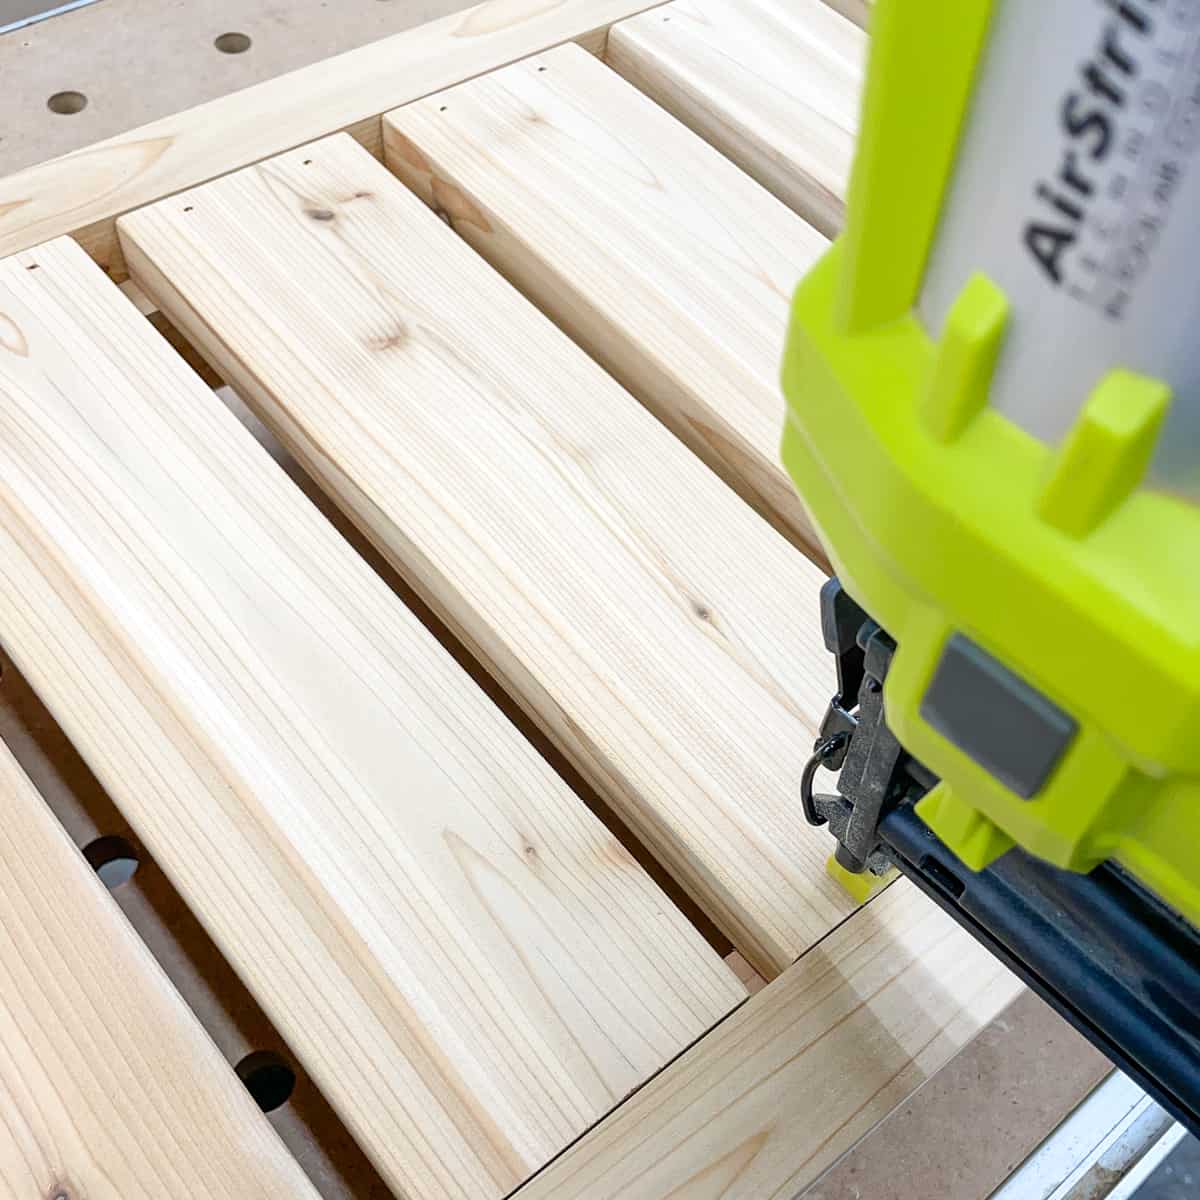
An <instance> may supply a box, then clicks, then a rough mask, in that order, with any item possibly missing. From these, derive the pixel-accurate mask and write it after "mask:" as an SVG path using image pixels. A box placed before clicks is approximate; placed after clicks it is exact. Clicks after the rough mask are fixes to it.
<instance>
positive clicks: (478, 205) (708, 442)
mask: <svg viewBox="0 0 1200 1200" xmlns="http://www.w3.org/2000/svg"><path fill="white" fill-rule="evenodd" d="M384 147H385V156H386V160H387V163H388V166H389V167H390V168H391V169H392V170H393V171H395V172H396V173H397V174H398V175H399V176H400V177H401V178H402V179H403V180H404V181H405V182H406V183H408V184H409V186H410V187H412V188H413V190H414V191H416V192H417V194H418V195H420V196H421V197H422V199H424V200H425V201H426V203H428V204H430V205H431V206H433V207H434V208H436V209H438V210H439V211H440V212H442V213H444V214H445V215H446V217H447V218H448V219H449V221H450V223H451V224H452V225H453V227H454V228H455V229H456V230H457V231H458V232H459V233H460V234H461V235H462V236H463V237H464V238H465V239H466V240H467V241H468V242H470V243H471V245H473V246H474V247H475V248H476V249H478V250H479V251H480V252H481V253H482V254H483V255H484V256H485V257H486V258H488V259H489V260H490V261H491V262H492V263H493V264H494V265H495V266H496V267H497V268H498V269H499V270H500V271H502V272H503V273H504V274H505V275H507V276H508V278H509V279H511V280H513V281H514V282H515V283H516V284H517V285H518V286H519V287H520V288H521V290H522V291H524V292H525V293H526V294H527V295H529V296H530V297H532V298H533V299H534V301H535V302H536V303H537V304H538V306H539V307H540V308H542V309H543V311H545V312H547V313H549V314H550V315H551V316H552V317H553V318H554V319H555V320H556V321H557V322H558V323H559V324H560V325H562V326H563V328H565V329H566V330H567V331H568V332H569V333H570V334H571V336H572V337H573V338H574V339H575V340H576V341H577V342H579V343H580V344H581V345H582V346H584V347H585V348H586V349H587V350H588V352H589V353H590V354H591V355H592V356H593V357H594V358H595V359H597V360H598V361H599V362H600V363H602V364H603V365H604V366H605V367H606V368H607V369H608V370H610V371H611V372H612V373H613V374H614V375H615V376H616V377H617V378H618V379H619V380H620V381H621V382H622V383H623V384H624V385H625V386H626V387H627V388H629V390H630V391H632V392H633V394H634V395H635V396H637V397H638V399H640V400H641V401H642V402H643V403H644V404H646V405H647V406H648V407H649V408H650V409H651V411H653V412H654V413H655V414H656V415H657V416H658V417H659V418H660V419H661V420H662V421H663V422H664V423H665V424H666V425H667V426H668V427H669V428H671V429H672V430H673V431H674V432H675V433H676V434H678V436H679V437H681V438H682V439H683V441H684V442H686V443H687V444H688V445H689V446H690V447H692V449H693V450H695V451H696V452H697V453H698V454H699V455H700V457H701V458H703V459H704V460H705V461H706V462H707V463H708V464H709V465H710V466H712V467H713V468H714V469H715V470H716V471H717V472H718V473H719V474H720V475H721V476H722V477H723V478H725V479H726V480H728V481H729V482H730V483H731V484H732V485H733V486H734V487H735V488H736V489H737V490H738V491H739V492H740V493H741V494H742V496H743V497H744V498H746V499H747V500H748V501H749V502H750V503H752V504H753V505H754V506H755V507H756V508H757V509H758V510H759V511H760V512H762V513H763V514H764V515H766V516H767V517H768V518H769V519H771V520H773V521H774V522H775V523H776V524H777V525H778V527H779V528H780V529H781V530H782V531H783V532H784V533H786V534H787V536H788V537H789V538H791V539H792V540H794V541H796V542H797V543H798V544H800V545H802V546H804V547H805V548H806V549H807V550H808V552H809V553H811V554H812V555H813V556H814V557H815V558H816V559H817V560H818V561H820V562H823V561H824V556H823V553H822V552H821V550H820V544H819V542H818V540H817V537H816V535H815V534H814V533H813V530H812V526H811V524H810V522H809V519H808V517H807V515H806V513H805V511H804V506H803V504H802V503H801V501H800V498H799V497H798V496H797V494H796V489H795V488H794V486H793V485H792V483H791V480H790V479H789V478H788V476H787V474H786V472H785V471H784V470H783V468H782V467H781V466H780V464H779V438H780V434H781V430H782V428H783V415H784V404H783V399H782V397H781V395H780V392H779V382H778V380H779V364H780V359H781V357H782V352H783V342H784V335H785V331H786V329H787V320H788V308H789V299H790V297H791V293H792V289H793V288H794V287H795V285H796V282H797V281H798V280H799V279H800V277H801V276H802V275H803V274H804V273H805V272H806V271H807V270H808V269H809V267H811V266H812V264H813V263H814V262H815V261H816V259H817V257H818V255H819V254H820V253H821V251H822V250H823V249H824V248H825V245H826V243H825V239H824V238H823V237H822V236H821V235H820V234H818V233H817V232H816V231H815V230H813V229H812V228H811V227H810V226H809V225H807V224H806V223H805V222H804V221H802V220H801V219H800V218H799V217H797V216H796V215H795V214H794V213H792V212H790V211H789V210H788V209H787V208H786V207H785V206H784V205H783V204H781V203H780V202H779V201H778V200H776V199H775V198H774V197H773V196H771V195H770V194H769V193H768V192H766V191H765V190H764V189H763V188H761V187H759V186H758V185H757V184H756V183H754V181H753V180H751V179H750V178H748V177H747V176H746V175H745V174H743V173H742V172H741V171H740V170H739V169H738V168H737V167H735V166H734V165H733V164H732V163H730V162H729V161H728V160H726V159H725V158H723V157H722V156H721V155H720V154H719V153H718V152H717V151H715V150H714V149H712V147H711V146H708V145H707V144H706V143H705V142H704V141H703V140H702V139H700V138H699V137H697V136H696V135H695V134H693V133H691V132H689V131H688V130H687V129H686V128H684V126H682V125H681V124H680V123H679V122H678V121H676V120H675V119H674V118H672V117H671V116H669V115H668V114H667V113H665V112H664V111H663V110H662V109H660V108H659V107H658V106H657V105H656V104H655V103H654V102H653V101H651V100H648V99H647V98H646V97H645V96H642V95H641V94H640V93H639V92H638V91H637V90H636V89H635V88H633V87H632V86H631V85H630V84H628V83H626V82H625V81H624V80H623V79H621V78H620V76H618V75H616V74H615V73H614V72H613V71H611V70H609V69H608V68H607V67H606V66H604V64H603V63H600V62H598V61H597V60H596V59H594V58H592V57H591V55H589V54H587V53H586V52H584V51H582V50H580V49H579V48H578V47H577V46H562V47H560V48H559V49H557V50H554V51H551V52H549V53H547V54H543V55H538V56H537V57H535V58H532V59H529V60H526V61H525V62H521V63H517V64H515V65H514V66H513V67H510V68H507V69H504V70H500V71H496V72H493V73H491V74H489V75H487V76H483V77H481V78H479V79H475V80H472V81H471V82H469V83H466V84H463V85H461V86H459V87H455V88H451V89H449V90H448V91H445V92H442V93H440V94H438V95H436V96H430V97H428V98H426V99H425V100H422V101H418V102H417V103H415V104H410V105H408V106H406V107H404V108H401V109H397V110H396V111H395V112H392V113H389V114H388V115H387V116H386V117H385V118H384Z"/></svg>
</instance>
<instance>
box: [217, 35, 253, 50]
mask: <svg viewBox="0 0 1200 1200" xmlns="http://www.w3.org/2000/svg"><path fill="white" fill-rule="evenodd" d="M213 45H214V46H216V48H217V49H218V50H220V52H221V53H222V54H245V53H246V51H247V50H249V49H250V46H251V42H250V39H249V37H247V36H246V34H244V33H222V34H220V35H219V36H218V37H215V38H213Z"/></svg>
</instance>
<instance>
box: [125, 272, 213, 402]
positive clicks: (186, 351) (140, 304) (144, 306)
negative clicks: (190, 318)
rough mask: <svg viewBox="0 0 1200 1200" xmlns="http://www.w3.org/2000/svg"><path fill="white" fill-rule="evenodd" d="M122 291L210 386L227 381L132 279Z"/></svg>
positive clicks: (126, 281)
mask: <svg viewBox="0 0 1200 1200" xmlns="http://www.w3.org/2000/svg"><path fill="white" fill-rule="evenodd" d="M121 291H122V293H124V296H125V299H126V300H128V301H129V302H130V304H132V305H133V306H134V308H136V309H137V310H138V312H139V313H141V314H142V316H143V317H145V318H146V320H147V321H149V322H150V324H151V325H153V326H154V328H155V329H157V330H158V332H159V333H161V334H162V336H163V337H164V338H166V339H167V341H168V342H170V343H171V345H172V347H174V350H175V353H176V354H178V355H179V356H180V358H182V359H183V361H184V362H185V363H187V365H188V366H189V367H191V368H192V370H193V371H195V372H196V374H197V375H199V376H200V378H201V379H203V380H204V382H205V383H207V384H208V386H209V387H210V388H219V387H221V386H222V385H223V384H224V383H225V381H224V380H223V379H222V378H221V377H220V375H218V374H217V373H216V371H214V370H213V369H212V367H211V366H210V365H209V363H208V360H207V359H206V358H205V357H204V356H203V355H202V354H200V353H199V351H198V350H197V349H196V347H195V346H193V345H192V343H191V342H189V341H188V340H187V338H185V337H184V336H183V334H182V333H180V332H179V330H178V329H176V328H175V326H174V325H172V324H171V322H170V321H168V320H167V318H166V317H164V316H163V314H162V313H160V312H159V311H158V309H157V308H156V307H155V306H154V303H153V302H152V301H151V300H150V298H149V297H148V296H147V295H146V293H145V292H143V291H142V289H141V288H140V287H138V286H137V284H136V283H134V282H133V281H132V280H131V279H127V280H125V282H124V283H123V284H121Z"/></svg>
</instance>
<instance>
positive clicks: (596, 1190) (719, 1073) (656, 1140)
mask: <svg viewBox="0 0 1200 1200" xmlns="http://www.w3.org/2000/svg"><path fill="white" fill-rule="evenodd" d="M1020 990H1021V984H1020V983H1019V982H1018V981H1017V979H1016V977H1015V976H1013V975H1012V974H1011V973H1010V972H1009V971H1007V970H1006V969H1005V968H1004V967H1002V966H1001V965H1000V964H999V963H998V962H997V961H996V960H995V959H994V958H992V956H991V955H990V954H989V953H988V952H987V951H986V950H984V949H983V948H982V947H981V946H980V945H979V944H978V943H977V942H975V941H974V940H973V939H972V938H971V936H970V935H969V934H967V933H965V932H964V931H963V930H961V929H959V928H958V926H957V925H955V924H954V922H953V921H952V920H951V919H950V918H949V917H948V916H946V915H945V914H944V913H942V912H941V910H940V909H938V908H937V907H936V906H934V905H933V904H932V903H930V902H929V901H928V900H926V899H925V898H924V897H923V896H922V895H921V894H920V893H919V892H917V890H916V889H915V888H913V887H911V886H910V885H909V884H908V883H907V882H903V881H902V882H899V883H896V884H894V885H892V886H891V887H890V888H888V889H887V890H886V891H885V892H884V893H883V894H882V895H880V896H878V897H876V898H875V899H874V900H872V901H871V902H870V903H869V904H868V905H867V906H866V907H865V908H864V909H863V910H862V911H861V912H858V913H856V914H855V915H854V916H853V917H851V918H850V919H849V920H848V921H846V922H845V923H844V924H843V925H842V926H841V928H839V929H838V930H836V931H835V932H834V933H833V934H831V935H830V936H829V937H828V938H826V940H825V941H823V942H822V943H821V944H820V945H819V946H817V947H816V948H814V949H813V950H810V951H809V952H808V953H807V954H806V955H805V956H804V957H803V958H802V959H801V960H800V961H799V962H798V963H797V964H796V965H795V966H793V967H791V968H789V970H787V971H786V972H785V973H784V974H783V975H781V976H780V977H779V978H778V979H776V980H775V981H774V982H773V983H771V984H769V985H768V986H767V987H766V988H764V989H763V990H762V991H761V992H759V993H758V994H757V995H756V996H753V997H752V998H751V999H750V1000H749V1001H747V1002H746V1004H745V1005H743V1006H742V1008H740V1009H739V1010H738V1011H737V1012H736V1013H734V1014H733V1016H731V1017H730V1018H729V1019H728V1020H727V1021H725V1022H724V1023H723V1024H722V1025H720V1026H719V1027H718V1028H717V1029H715V1030H714V1031H713V1032H712V1033H710V1034H709V1035H708V1036H707V1037H706V1038H704V1039H703V1040H702V1041H700V1042H699V1043H698V1044H697V1045H696V1046H694V1047H693V1048H692V1049H691V1050H689V1051H688V1052H687V1053H686V1054H684V1055H683V1056H682V1057H680V1058H679V1059H677V1060H676V1061H675V1062H674V1063H672V1064H671V1066H669V1067H668V1068H667V1069H666V1070H665V1071H663V1072H662V1073H661V1074H660V1075H658V1076H657V1077H656V1078H655V1079H654V1080H652V1081H651V1082H650V1083H649V1084H648V1085H647V1086H646V1087H644V1088H643V1089H642V1090H641V1091H640V1092H638V1093H637V1094H636V1095H635V1096H633V1097H632V1098H631V1099H630V1100H628V1101H626V1103H625V1104H623V1105H622V1106H621V1107H620V1108H619V1109H617V1110H616V1112H614V1113H612V1114H611V1115H610V1116H608V1117H607V1118H606V1119H605V1120H604V1121H603V1122H602V1123H601V1124H600V1125H598V1126H597V1127H596V1128H595V1129H593V1130H591V1131H590V1132H589V1133H588V1134H587V1136H586V1137H584V1138H582V1139H581V1140H580V1141H579V1142H577V1143H576V1144H575V1145H574V1146H572V1147H571V1149H570V1150H568V1151H567V1152H566V1153H565V1154H564V1155H562V1156H561V1157H560V1158H559V1159H558V1160H557V1161H555V1162H554V1163H552V1164H551V1165H550V1166H549V1167H547V1168H546V1170H545V1171H543V1172H542V1174H541V1175H539V1176H538V1177H537V1178H535V1179H533V1180H531V1181H530V1182H529V1183H528V1184H526V1186H525V1187H524V1188H522V1189H521V1190H520V1191H518V1192H517V1195H516V1198H515V1200H764V1198H765V1197H768V1196H769V1197H779V1198H780V1200H784V1198H785V1197H786V1198H788V1200H790V1198H791V1197H793V1196H795V1195H796V1194H797V1193H798V1192H799V1191H800V1189H801V1188H803V1187H804V1186H805V1185H806V1184H808V1183H809V1182H811V1181H812V1180H814V1179H815V1178H816V1177H817V1176H818V1175H819V1174H820V1172H821V1171H822V1170H823V1169H824V1168H825V1167H827V1166H829V1165H830V1164H831V1163H832V1162H833V1161H834V1160H835V1159H836V1158H837V1157H838V1155H839V1154H841V1153H843V1152H844V1151H845V1150H847V1149H848V1148H849V1147H850V1146H852V1145H853V1144H854V1142H855V1141H856V1140H857V1139H858V1138H860V1137H861V1136H862V1135H863V1134H864V1133H866V1132H867V1131H868V1130H869V1129H870V1128H871V1126H872V1125H874V1124H875V1122H877V1121H878V1120H879V1119H880V1118H881V1117H883V1116H884V1115H886V1114H887V1113H888V1112H889V1111H890V1110H891V1109H892V1108H894V1107H895V1106H896V1105H897V1104H899V1103H900V1102H901V1101H903V1100H904V1098H905V1097H906V1096H907V1095H908V1094H909V1093H910V1092H912V1091H913V1090H914V1089H915V1088H916V1087H918V1086H919V1085H920V1084H921V1083H922V1082H923V1081H924V1080H925V1079H926V1078H928V1076H929V1075H930V1074H932V1073H933V1072H934V1071H935V1070H937V1068H938V1067H940V1066H941V1065H942V1064H943V1063H945V1062H946V1061H947V1060H948V1059H949V1058H950V1057H951V1056H952V1055H954V1054H955V1053H956V1051H957V1050H958V1049H959V1048H960V1047H961V1046H962V1045H963V1044H964V1043H965V1042H966V1041H967V1040H968V1039H969V1038H971V1037H972V1036H973V1035H974V1034H975V1033H977V1032H978V1030H979V1029H980V1027H981V1026H983V1025H985V1024H986V1023H987V1022H988V1021H990V1020H991V1019H992V1018H993V1017H994V1016H995V1015H996V1014H997V1013H998V1012H1000V1011H1001V1009H1003V1008H1004V1006H1005V1005H1006V1004H1008V1003H1009V1002H1010V1001H1011V1000H1012V999H1013V998H1014V997H1015V996H1016V995H1017V994H1018V993H1019V991H1020ZM854 1194H855V1193H854V1192H853V1191H850V1192H843V1193H841V1194H840V1195H841V1196H845V1197H848V1196H853V1195H854ZM910 1194H915V1193H910ZM863 1195H864V1196H866V1195H868V1193H866V1192H864V1193H863Z"/></svg>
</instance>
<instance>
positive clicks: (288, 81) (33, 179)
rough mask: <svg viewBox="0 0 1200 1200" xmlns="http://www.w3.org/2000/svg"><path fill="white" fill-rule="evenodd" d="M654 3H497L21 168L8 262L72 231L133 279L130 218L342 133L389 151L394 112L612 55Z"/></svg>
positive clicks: (7, 188) (7, 232) (113, 269)
mask: <svg viewBox="0 0 1200 1200" xmlns="http://www.w3.org/2000/svg"><path fill="white" fill-rule="evenodd" d="M654 2H655V0H487V2H485V3H482V4H477V5H475V6H474V7H472V8H468V9H465V10H464V11H463V12H461V13H455V14H453V15H452V16H449V17H444V18H442V19H441V20H438V21H431V22H429V23H428V24H426V25H422V26H419V27H418V28H416V29H411V30H406V31H405V32H403V33H397V34H394V35H393V36H391V37H387V38H381V39H380V40H379V41H377V42H371V43H370V44H369V45H366V46H360V47H359V48H358V49H356V50H349V51H347V52H346V53H345V54H339V55H336V56H334V57H333V58H326V59H323V60H322V61H320V62H316V63H313V64H312V65H311V66H307V67H302V68H301V69H300V70H298V71H291V72H289V73H287V74H286V75H280V76H278V77H277V78H275V79H269V80H267V81H266V82H264V83H259V84H255V85H254V86H253V87H249V88H244V89H242V90H241V91H238V92H232V93H230V94H229V95H227V96H222V97H220V98H219V99H217V100H211V101H209V102H208V103H207V104H200V105H197V106H195V107H194V108H189V109H186V110H184V111H183V112H180V113H176V114H174V115H172V116H170V117H163V118H162V119H161V120H157V121H152V122H150V123H149V124H147V125H142V126H140V127H138V128H137V129H131V130H130V131H129V132H128V133H122V134H119V135H118V136H116V137H111V138H106V139H105V140H104V141H101V142H97V143H96V144H95V145H94V146H88V147H87V148H85V149H83V150H79V151H76V152H75V153H73V154H66V155H63V156H62V157H61V158H55V159H51V160H50V161H48V162H44V163H40V164H39V165H38V166H36V167H30V168H29V169H28V170H25V171H18V172H17V173H16V174H14V175H10V176H8V177H7V178H6V179H3V180H0V255H8V254H12V253H13V252H14V251H17V250H24V249H27V248H28V247H30V246H34V245H37V243H39V242H43V241H47V240H49V239H50V238H53V237H57V236H58V235H60V234H64V233H71V234H74V235H75V237H76V239H77V240H78V241H79V242H80V244H81V245H83V247H84V248H85V249H86V250H87V251H88V253H89V254H91V255H92V257H93V258H95V259H96V261H97V262H99V263H100V264H101V265H102V266H103V267H105V268H106V269H107V270H108V272H109V274H110V275H111V276H112V277H113V278H114V279H118V280H119V279H123V278H124V277H125V268H124V263H123V261H122V259H121V255H120V248H119V246H118V244H117V236H116V229H115V224H114V223H115V219H116V218H117V217H118V216H120V215H121V213H123V212H128V211H129V210H130V209H132V208H136V207H137V206H138V205H141V204H148V203H150V202H151V201H153V200H157V199H159V198H160V197H163V196H169V195H171V194H172V193H173V192H178V191H180V190H181V189H183V188H188V187H192V186H194V185H195V184H197V183H201V182H203V181H204V180H206V179H212V178H214V177H215V176H217V175H223V174H224V173H225V172H226V171H233V170H236V169H237V168H238V167H242V166H246V165H247V164H248V163H253V162H257V161H258V160H259V159H262V158H266V157H268V156H269V155H272V154H278V153H279V152H280V151H281V150H287V149H289V148H290V147H292V146H297V145H299V144H300V143H302V142H306V141H309V140H310V139H312V138H317V137H321V136H323V135H325V134H328V133H333V132H335V131H337V130H346V131H348V132H349V133H351V134H353V136H354V137H356V138H357V139H358V140H359V141H361V142H362V143H363V144H364V145H365V146H367V148H368V149H370V150H372V151H373V152H374V153H376V154H379V153H380V136H381V135H380V128H379V114H380V113H382V112H386V111H387V110H388V109H389V108H394V107H395V106H396V105H397V104H405V103H407V102H408V101H409V100H413V99H416V98H417V97H418V96H424V95H427V94H428V93H429V92H434V91H437V90H438V89H439V88H443V87H447V86H448V85H449V84H452V83H457V82H458V81H459V80H462V79H469V78H470V77H471V76H472V75H477V74H479V73H480V72H482V71H490V70H492V69H493V68H495V67H498V66H501V65H503V64H504V63H508V62H512V61H513V60H514V59H517V58H521V57H523V56H524V55H526V54H535V53H537V52H538V51H540V50H545V49H547V48H548V47H550V46H554V45H557V44H558V43H560V42H565V41H570V40H572V39H577V40H579V41H581V42H582V43H584V44H585V45H587V47H588V48H589V49H592V50H597V51H599V50H602V49H603V45H604V40H605V36H606V32H607V29H608V26H609V25H610V24H612V22H614V21H619V20H621V19H623V18H625V17H628V16H631V15H633V14H634V13H637V12H640V11H642V10H643V9H645V8H647V7H649V6H650V5H651V4H653V3H654Z"/></svg>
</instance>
